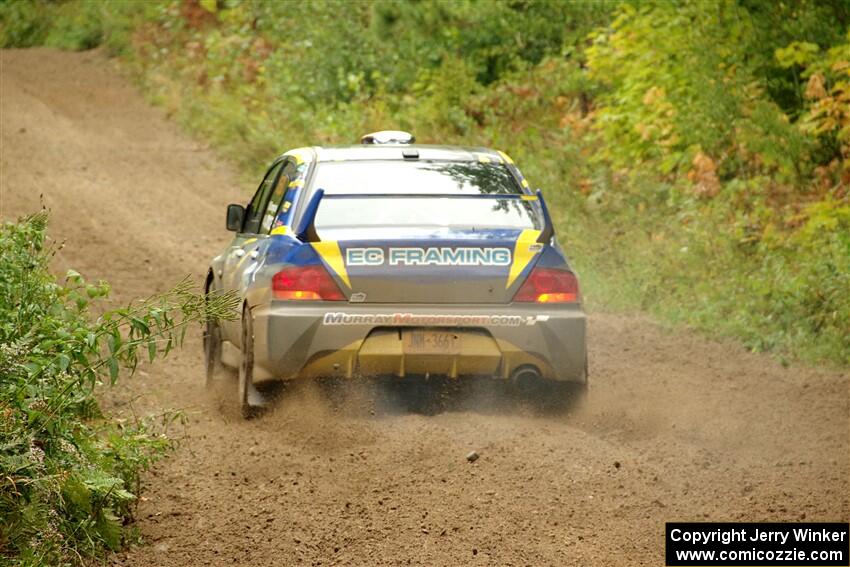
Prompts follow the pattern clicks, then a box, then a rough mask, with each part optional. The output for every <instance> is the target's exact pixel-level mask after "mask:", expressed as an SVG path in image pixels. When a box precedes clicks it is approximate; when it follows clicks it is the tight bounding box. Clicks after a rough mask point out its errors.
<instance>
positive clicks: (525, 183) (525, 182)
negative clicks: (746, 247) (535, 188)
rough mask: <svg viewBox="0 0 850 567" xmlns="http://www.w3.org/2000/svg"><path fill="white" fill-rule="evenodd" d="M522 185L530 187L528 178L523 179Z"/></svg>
mask: <svg viewBox="0 0 850 567" xmlns="http://www.w3.org/2000/svg"><path fill="white" fill-rule="evenodd" d="M522 186H523V187H525V188H526V189H528V180H527V179H523V180H522Z"/></svg>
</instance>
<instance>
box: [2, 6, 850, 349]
mask: <svg viewBox="0 0 850 567" xmlns="http://www.w3.org/2000/svg"><path fill="white" fill-rule="evenodd" d="M0 19H2V22H3V31H2V35H0V42H2V43H3V44H4V45H7V46H27V45H52V46H57V47H62V48H69V49H86V48H89V47H92V46H94V45H105V46H106V48H107V49H108V50H109V51H110V52H111V53H112V54H115V55H119V56H120V57H121V58H122V59H123V61H124V62H125V64H126V67H127V68H128V69H130V70H132V72H133V74H134V76H135V77H137V79H138V81H139V82H140V84H141V85H142V87H143V88H144V90H145V91H146V92H147V93H148V94H149V96H150V97H151V99H152V100H154V101H156V102H157V103H159V104H161V105H163V106H164V107H165V108H167V109H168V111H169V112H171V113H173V114H174V116H176V117H177V119H178V120H180V121H181V122H182V123H184V124H185V125H186V126H187V127H188V128H189V129H191V130H192V131H194V132H195V134H196V135H197V136H199V137H200V138H201V139H205V140H208V141H209V142H210V143H211V144H212V145H214V146H216V147H217V148H219V149H220V151H221V152H222V153H224V154H225V155H227V156H228V157H230V158H231V159H233V160H235V161H236V162H237V163H239V164H240V165H241V166H242V167H243V168H244V170H245V171H247V172H250V173H251V177H252V178H257V177H258V175H259V172H260V171H261V170H262V169H263V167H264V165H265V164H266V163H267V162H268V161H269V159H270V158H271V157H272V156H273V155H275V154H276V153H278V152H280V151H283V150H285V149H288V148H291V147H295V146H299V145H309V144H314V143H320V144H332V143H349V142H352V141H356V140H357V139H358V138H359V136H360V135H361V134H363V133H365V132H368V131H372V130H376V129H390V128H399V129H405V130H410V131H412V132H414V133H415V134H416V136H417V138H418V140H419V141H421V142H440V143H452V144H454V143H458V144H472V145H486V146H494V147H497V148H499V149H502V150H505V151H507V152H508V153H509V154H511V155H512V157H513V158H514V159H516V160H517V161H518V163H519V164H520V165H521V167H522V168H523V170H524V173H525V175H526V176H527V178H528V179H529V180H530V181H531V183H532V185H533V186H535V187H541V188H542V189H543V191H544V193H545V194H546V196H547V199H548V200H549V201H550V202H551V203H552V204H553V205H554V206H553V207H552V208H553V209H554V214H555V217H556V221H557V222H558V228H559V233H560V235H561V239H562V241H563V243H564V245H565V247H566V249H567V250H568V252H569V253H570V255H571V257H572V260H573V262H574V264H575V265H576V266H577V267H578V269H579V270H580V272H581V275H582V277H583V281H584V291H585V295H586V298H587V299H588V301H589V302H590V304H591V305H592V306H605V307H607V308H615V309H640V310H645V311H649V312H651V313H653V314H655V315H657V316H659V317H660V318H661V319H662V320H667V321H671V322H674V323H685V324H688V325H691V326H694V327H697V328H700V329H702V330H705V331H707V332H708V333H710V334H714V335H723V336H731V337H735V338H737V339H739V340H741V341H743V343H744V344H745V345H747V346H748V347H749V348H751V349H753V350H759V351H773V352H776V353H777V354H778V355H779V356H782V357H783V358H785V359H789V360H790V359H794V358H802V359H804V360H808V361H831V362H833V363H838V364H844V365H846V364H850V293H848V290H850V190H849V189H848V186H850V162H848V157H850V6H848V4H847V3H846V2H844V1H842V0H820V1H816V0H800V1H798V2H790V3H788V2H782V3H780V2H768V1H760V0H719V1H717V2H687V1H677V2H666V1H664V2H661V1H658V2H652V1H646V2H638V1H631V2H614V1H611V2H601V1H600V2H581V3H575V2H561V1H554V0H553V1H547V0H540V1H531V0H517V1H510V2H508V1H496V2H480V1H479V2H476V1H472V0H470V1H458V2H443V1H438V0H424V1H421V2H413V1H399V2H343V1H334V0H325V1H319V2H311V3H309V4H300V3H274V2H259V1H248V0H217V1H216V0H200V1H193V0H179V1H178V0H162V1H157V2H135V3H134V2H124V3H109V4H107V3H97V2H89V1H85V0H82V1H81V0H69V1H67V2H47V1H44V0H20V1H18V2H12V3H7V4H6V5H4V6H3V7H2V8H0Z"/></svg>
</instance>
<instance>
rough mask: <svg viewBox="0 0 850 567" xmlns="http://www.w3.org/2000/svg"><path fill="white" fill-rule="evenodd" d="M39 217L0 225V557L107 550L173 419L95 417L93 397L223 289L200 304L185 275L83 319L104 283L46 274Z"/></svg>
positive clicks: (172, 340) (161, 347)
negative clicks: (161, 289)
mask: <svg viewBox="0 0 850 567" xmlns="http://www.w3.org/2000/svg"><path fill="white" fill-rule="evenodd" d="M46 225H47V214H46V213H40V214H37V215H33V216H31V217H27V218H25V219H22V220H21V221H20V222H18V223H6V224H4V225H3V226H2V227H0V557H3V558H4V559H5V560H7V561H9V562H11V563H12V564H18V565H33V566H35V565H60V564H76V563H77V562H78V561H79V560H80V558H81V557H85V556H90V555H95V554H97V553H99V552H100V551H101V550H102V549H104V548H108V549H118V548H119V547H120V546H121V545H122V543H123V542H124V540H125V538H126V537H127V535H128V534H127V532H126V531H125V529H124V528H123V524H124V523H125V521H126V520H127V519H129V518H130V517H131V515H132V510H133V505H134V503H135V501H136V494H137V493H138V490H139V474H140V472H141V471H143V470H145V469H146V468H147V467H148V466H150V464H151V463H152V462H153V461H154V460H155V459H156V458H157V457H159V456H160V455H161V454H162V453H163V452H164V451H166V450H167V449H168V448H169V447H170V446H171V442H170V441H169V440H168V438H167V437H166V436H165V434H164V433H165V430H166V429H165V427H166V426H167V425H168V423H169V422H170V421H171V420H172V419H174V417H175V414H167V415H164V416H158V417H150V418H143V419H136V418H134V419H125V418H114V417H110V416H106V415H104V414H103V413H102V412H101V411H100V409H99V407H98V404H97V401H96V399H95V395H94V392H95V388H96V387H97V386H98V385H99V384H100V383H101V381H102V379H103V378H107V379H108V380H109V381H110V382H111V383H114V382H115V381H116V379H117V378H118V376H119V372H120V369H121V368H125V369H128V370H130V371H132V370H134V369H135V368H136V365H137V364H138V362H139V360H140V359H141V358H142V357H145V358H147V359H149V360H151V361H152V360H153V359H154V358H156V357H157V356H164V355H166V354H167V353H168V352H169V351H170V350H171V349H172V348H173V347H175V346H177V345H179V344H180V343H181V341H182V338H183V334H184V332H185V330H186V327H187V325H188V324H189V323H191V322H192V321H196V320H198V319H203V318H204V317H208V316H213V317H228V316H231V314H232V313H233V312H235V311H234V310H233V308H234V306H235V302H234V300H233V298H231V297H230V296H220V297H215V298H212V299H211V300H209V301H205V299H204V297H203V296H202V295H199V294H196V293H193V292H192V290H191V286H190V284H189V283H188V282H184V283H182V284H180V285H179V286H177V287H176V288H174V289H173V290H172V291H170V292H168V293H165V294H163V295H160V296H156V297H152V298H149V299H146V300H143V301H139V302H134V303H132V304H131V305H129V306H128V307H126V308H123V309H116V310H108V311H104V312H103V313H102V314H101V315H100V316H99V317H96V318H95V317H94V315H93V314H92V307H93V306H95V305H96V304H97V302H98V301H99V300H100V299H102V298H104V297H106V295H107V294H108V292H109V287H108V286H107V285H106V284H105V283H103V282H100V283H98V284H89V283H87V282H85V281H84V280H83V278H82V276H80V275H79V274H77V273H76V272H73V271H69V272H68V274H67V276H66V277H65V280H64V282H63V283H58V282H56V281H55V279H54V277H53V276H51V275H50V273H49V271H48V263H49V260H50V258H51V257H52V253H53V249H52V248H51V246H50V244H49V243H48V242H47V240H46V236H45V230H46Z"/></svg>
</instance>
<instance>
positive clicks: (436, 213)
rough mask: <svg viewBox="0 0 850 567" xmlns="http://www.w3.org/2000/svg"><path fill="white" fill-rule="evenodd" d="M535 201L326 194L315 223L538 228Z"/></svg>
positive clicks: (323, 225)
mask: <svg viewBox="0 0 850 567" xmlns="http://www.w3.org/2000/svg"><path fill="white" fill-rule="evenodd" d="M541 224H542V223H541V222H540V221H539V215H538V211H537V203H536V201H522V200H519V199H499V198H486V197H477V198H476V197H469V198H463V197H461V198H458V197H448V196H446V197H440V196H435V197H415V196H410V197H405V196H401V197H362V198H325V199H323V200H322V203H321V205H319V210H318V212H317V213H316V221H315V225H316V228H317V229H323V228H333V229H336V228H370V227H416V228H452V229H471V230H483V229H500V228H503V229H524V228H536V229H539V228H541Z"/></svg>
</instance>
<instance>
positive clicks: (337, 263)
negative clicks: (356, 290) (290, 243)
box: [312, 240, 351, 289]
mask: <svg viewBox="0 0 850 567" xmlns="http://www.w3.org/2000/svg"><path fill="white" fill-rule="evenodd" d="M312 246H313V249H314V250H315V251H316V252H317V253H318V254H319V256H321V257H322V260H324V262H325V264H327V265H328V267H330V269H331V270H333V271H334V273H335V274H336V275H337V276H339V279H341V280H342V281H343V282H345V285H347V286H348V287H349V289H350V288H351V282H350V281H349V279H348V272H347V271H346V270H345V262H344V261H343V259H342V251H341V250H340V249H339V243H337V242H336V241H335V240H330V241H327V242H325V241H323V242H313V243H312Z"/></svg>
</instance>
